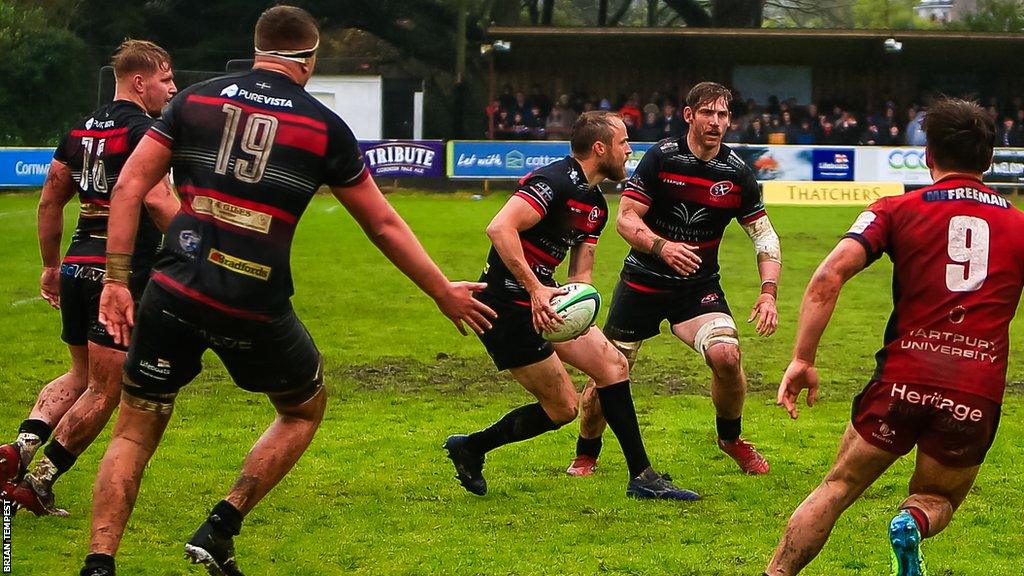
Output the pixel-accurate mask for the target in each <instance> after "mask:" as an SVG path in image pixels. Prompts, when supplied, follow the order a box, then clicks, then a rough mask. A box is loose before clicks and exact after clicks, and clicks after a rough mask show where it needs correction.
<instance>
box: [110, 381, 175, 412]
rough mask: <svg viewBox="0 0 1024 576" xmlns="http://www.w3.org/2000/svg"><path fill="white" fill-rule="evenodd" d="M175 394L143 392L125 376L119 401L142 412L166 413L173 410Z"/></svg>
mask: <svg viewBox="0 0 1024 576" xmlns="http://www.w3.org/2000/svg"><path fill="white" fill-rule="evenodd" d="M177 395H178V393H177V392H173V393H169V394H154V393H152V392H145V391H143V390H142V388H141V387H140V386H139V385H137V384H135V383H134V382H132V381H131V380H128V378H125V379H124V388H123V389H122V390H121V401H122V402H124V403H125V404H126V405H128V406H131V407H132V408H135V409H136V410H141V411H142V412H149V413H151V414H161V415H167V414H170V413H171V412H173V411H174V398H175V397H176V396H177Z"/></svg>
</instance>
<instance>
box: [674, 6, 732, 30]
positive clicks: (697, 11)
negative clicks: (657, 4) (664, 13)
mask: <svg viewBox="0 0 1024 576" xmlns="http://www.w3.org/2000/svg"><path fill="white" fill-rule="evenodd" d="M715 1H716V2H720V1H721V0H715ZM665 4H666V5H667V6H668V7H669V8H671V9H672V10H674V11H675V12H676V14H679V17H680V18H682V19H683V22H686V25H687V26H689V27H691V28H708V27H710V26H711V16H710V15H709V14H708V12H707V10H705V9H704V7H703V6H701V5H700V4H698V3H697V1H696V0H665Z"/></svg>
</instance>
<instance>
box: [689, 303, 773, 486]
mask: <svg viewBox="0 0 1024 576" xmlns="http://www.w3.org/2000/svg"><path fill="white" fill-rule="evenodd" d="M672 332H673V333H674V334H675V335H676V337H677V338H679V339H680V340H682V341H683V342H684V343H685V344H686V345H687V346H689V347H691V348H693V349H694V350H697V352H699V353H700V354H701V356H703V357H704V361H705V362H706V363H707V365H708V367H709V368H711V401H712V403H713V404H714V406H715V428H716V431H717V433H718V447H719V448H721V449H722V451H723V452H725V453H726V454H728V455H729V456H730V457H731V458H732V459H733V460H735V461H736V464H737V465H739V467H740V469H741V470H743V471H744V472H746V473H748V474H767V473H768V470H769V466H768V461H767V460H765V458H764V457H763V456H761V454H760V453H759V452H758V451H757V449H756V448H754V446H753V444H751V443H750V442H747V441H746V440H744V439H743V438H741V437H740V434H741V432H742V428H743V404H744V401H745V400H746V397H747V378H746V375H745V374H744V373H743V364H742V359H741V358H742V355H741V353H740V347H739V338H738V333H737V332H736V324H735V322H734V321H733V319H732V317H730V316H729V315H728V314H724V313H721V312H713V313H710V314H702V315H700V316H697V317H696V318H692V319H690V320H687V321H685V322H681V323H679V324H676V325H674V326H672Z"/></svg>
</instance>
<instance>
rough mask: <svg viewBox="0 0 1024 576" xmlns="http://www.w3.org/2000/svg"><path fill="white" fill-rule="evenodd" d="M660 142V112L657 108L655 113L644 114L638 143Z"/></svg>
mask: <svg viewBox="0 0 1024 576" xmlns="http://www.w3.org/2000/svg"><path fill="white" fill-rule="evenodd" d="M648 106H651V104H649V105H648ZM645 108H646V107H645ZM658 140H661V126H660V124H659V123H658V110H657V108H655V110H653V111H648V112H645V113H644V122H643V124H641V125H640V129H639V130H637V141H639V142H657V141H658Z"/></svg>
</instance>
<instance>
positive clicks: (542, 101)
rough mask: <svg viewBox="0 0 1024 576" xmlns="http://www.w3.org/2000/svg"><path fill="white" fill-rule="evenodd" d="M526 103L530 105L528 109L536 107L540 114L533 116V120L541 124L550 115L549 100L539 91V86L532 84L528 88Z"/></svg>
mask: <svg viewBox="0 0 1024 576" xmlns="http://www.w3.org/2000/svg"><path fill="white" fill-rule="evenodd" d="M526 102H527V103H528V104H529V105H530V108H533V107H536V108H537V110H539V112H540V113H539V114H535V119H536V120H538V121H540V122H541V123H543V121H544V119H545V118H547V117H548V114H550V113H551V98H549V97H548V95H547V94H546V93H544V92H542V91H541V89H540V84H534V85H533V86H531V87H530V97H529V98H528V99H527V100H526Z"/></svg>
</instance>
